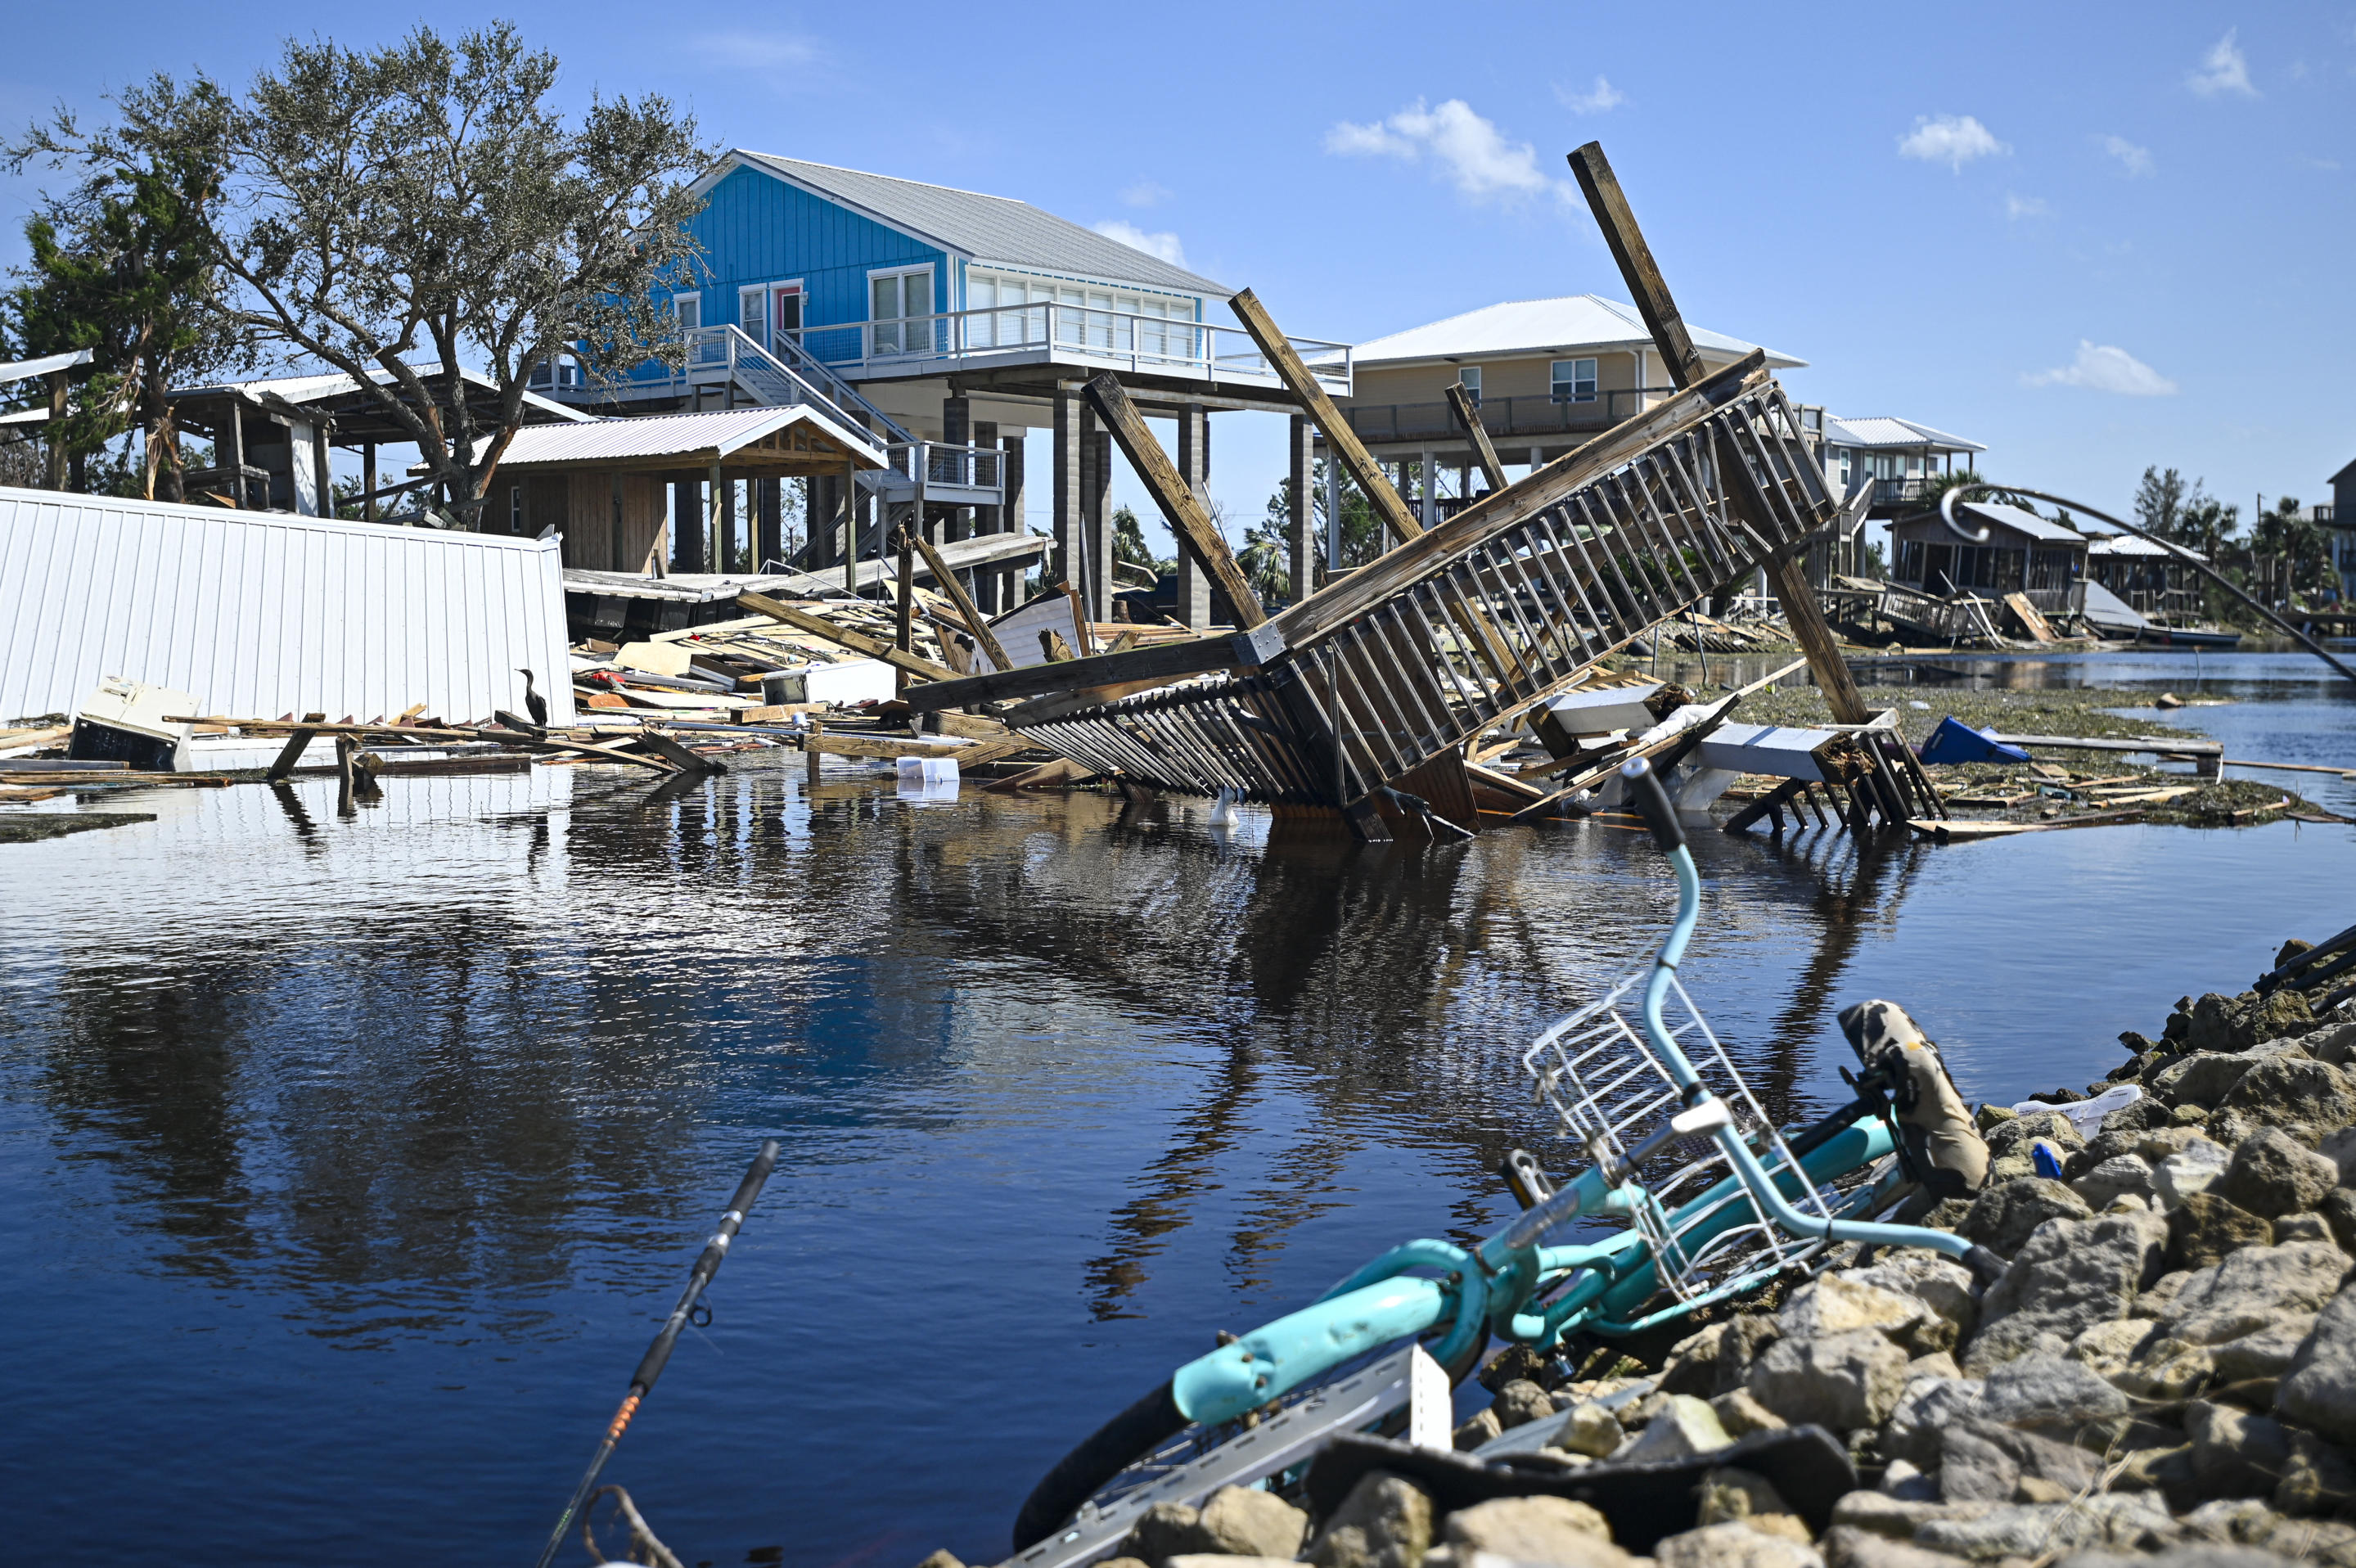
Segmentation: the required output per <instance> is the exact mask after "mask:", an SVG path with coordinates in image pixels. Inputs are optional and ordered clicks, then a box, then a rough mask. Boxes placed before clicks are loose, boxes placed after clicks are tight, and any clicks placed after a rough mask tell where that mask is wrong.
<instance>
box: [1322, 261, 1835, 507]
mask: <svg viewBox="0 0 2356 1568" xmlns="http://www.w3.org/2000/svg"><path fill="white" fill-rule="evenodd" d="M1690 330H1691V331H1692V333H1693V338H1694V346H1695V348H1696V349H1698V350H1699V351H1700V354H1701V359H1702V363H1703V364H1704V365H1705V366H1706V367H1708V369H1711V370H1716V369H1717V368H1718V367H1719V366H1721V365H1729V364H1732V363H1733V362H1734V361H1735V360H1739V359H1740V358H1742V357H1743V356H1744V355H1745V354H1748V353H1750V352H1751V349H1753V348H1754V347H1756V345H1754V344H1751V343H1746V342H1744V341H1742V340H1741V339H1740V338H1730V337H1727V336H1726V335H1725V334H1724V333H1721V332H1711V331H1708V330H1706V329H1704V328H1690ZM1767 362H1768V364H1770V365H1771V366H1773V367H1774V368H1776V369H1778V370H1791V369H1795V368H1797V367H1799V366H1801V365H1804V364H1805V363H1806V362H1807V361H1806V360H1797V359H1794V358H1793V357H1792V356H1791V355H1789V354H1779V353H1777V352H1775V351H1774V350H1773V349H1769V350H1768V351H1767ZM1458 381H1462V382H1463V383H1464V388H1465V390H1466V391H1467V392H1470V393H1472V400H1473V402H1474V403H1477V404H1479V405H1480V410H1481V424H1482V426H1483V428H1484V429H1485V430H1486V431H1487V432H1488V434H1489V438H1490V440H1491V441H1492V442H1494V444H1495V445H1496V446H1497V449H1498V456H1499V457H1500V458H1501V459H1502V460H1503V461H1505V463H1508V464H1513V465H1519V464H1523V463H1528V464H1531V465H1534V466H1535V465H1537V464H1540V463H1548V462H1552V461H1553V460H1554V459H1555V458H1557V457H1558V456H1562V455H1563V454H1564V453H1566V452H1568V451H1569V450H1570V449H1571V448H1572V447H1574V446H1581V445H1583V444H1584V443H1585V442H1587V441H1588V440H1589V439H1590V438H1591V437H1593V436H1594V435H1597V434H1598V433H1600V432H1601V431H1605V430H1609V429H1610V428H1611V427H1612V426H1613V425H1615V424H1619V423H1620V422H1621V421H1622V420H1624V419H1628V418H1630V417H1632V416H1633V415H1634V414H1637V413H1642V412H1643V411H1644V410H1645V409H1647V408H1650V407H1651V406H1653V404H1655V403H1658V402H1660V401H1661V400H1662V399H1663V398H1665V397H1667V396H1668V395H1670V393H1672V392H1675V391H1676V386H1675V384H1674V383H1673V382H1672V381H1670V379H1669V376H1668V373H1667V371H1665V370H1664V369H1663V366H1662V360H1661V351H1660V349H1658V348H1657V347H1655V344H1654V342H1653V338H1652V335H1651V334H1650V333H1648V332H1647V331H1646V330H1645V329H1644V317H1641V316H1640V315H1638V314H1637V312H1636V307H1635V306H1633V305H1623V304H1622V303H1620V302H1619V301H1617V300H1611V299H1606V298H1604V297H1603V296H1601V295H1593V294H1575V295H1565V296H1563V297H1562V298H1559V299H1519V300H1509V301H1507V302H1505V303H1504V304H1502V305H1491V306H1483V307H1482V308H1481V309H1479V310H1472V311H1467V312H1465V313H1464V314H1463V315H1462V316H1451V317H1447V318H1446V319H1444V320H1440V321H1434V322H1430V323H1428V324H1427V325H1425V326H1421V327H1410V328H1408V329H1407V330H1405V331H1403V332H1394V333H1392V334H1390V335H1389V336H1388V337H1385V338H1375V339H1373V340H1372V341H1370V342H1366V343H1361V344H1359V345H1358V347H1357V349H1356V351H1355V354H1354V356H1353V376H1352V387H1351V391H1350V395H1349V396H1347V397H1336V398H1335V399H1334V402H1335V403H1338V404H1340V406H1341V408H1342V411H1343V413H1344V415H1346V416H1347V417H1348V419H1349V422H1350V427H1351V428H1352V429H1353V430H1355V432H1356V433H1357V435H1358V439H1359V440H1361V441H1363V442H1365V444H1366V446H1367V449H1368V450H1369V451H1371V452H1372V453H1373V454H1374V456H1375V457H1376V460H1377V461H1378V462H1381V463H1383V464H1384V465H1385V466H1386V467H1395V468H1397V470H1398V473H1399V483H1400V485H1401V487H1402V493H1404V494H1406V495H1407V496H1408V501H1409V504H1410V505H1412V506H1416V507H1419V509H1420V510H1421V511H1422V513H1423V517H1424V521H1425V524H1426V526H1430V523H1431V522H1433V521H1437V520H1438V519H1439V518H1440V517H1441V516H1443V515H1445V514H1446V513H1447V512H1449V511H1451V510H1454V509H1455V507H1456V506H1459V505H1462V503H1463V501H1464V499H1466V498H1467V496H1468V494H1469V492H1470V489H1471V482H1470V481H1471V476H1472V473H1473V457H1472V447H1471V445H1470V444H1469V443H1468V442H1467V440H1466V439H1465V437H1464V435H1462V433H1461V432H1460V431H1459V430H1458V428H1457V425H1456V421H1455V418H1454V416H1453V415H1452V414H1451V413H1450V411H1449V406H1448V388H1449V387H1450V386H1451V384H1453V383H1455V382H1458ZM1319 450H1320V451H1321V452H1322V451H1323V442H1322V441H1321V442H1320V443H1319ZM1329 471H1330V470H1329ZM1451 472H1452V473H1453V474H1454V475H1455V483H1454V485H1453V486H1452V487H1448V486H1444V485H1443V484H1442V483H1439V482H1425V476H1433V477H1434V478H1435V479H1436V478H1438V477H1439V476H1445V475H1448V474H1450V473H1451ZM1448 488H1452V489H1454V491H1455V494H1454V495H1453V496H1447V495H1444V494H1443V493H1442V491H1443V489H1448Z"/></svg>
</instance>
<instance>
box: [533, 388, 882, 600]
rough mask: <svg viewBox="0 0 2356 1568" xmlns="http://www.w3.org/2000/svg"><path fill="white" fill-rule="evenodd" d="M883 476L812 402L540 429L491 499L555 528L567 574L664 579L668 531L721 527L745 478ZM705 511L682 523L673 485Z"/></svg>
mask: <svg viewBox="0 0 2356 1568" xmlns="http://www.w3.org/2000/svg"><path fill="white" fill-rule="evenodd" d="M884 466H885V457H884V453H883V447H882V446H878V445H877V444H876V442H875V440H874V438H873V437H872V436H871V435H868V434H867V433H866V432H865V431H863V430H860V429H858V428H857V427H855V426H852V425H850V424H845V423H844V422H843V421H842V420H841V419H840V418H838V417H836V416H835V415H834V414H832V413H830V412H828V411H824V410H820V409H818V408H815V407H812V406H810V405H809V404H806V403H797V404H791V405H788V406H786V407H781V408H739V409H731V410H726V411H715V412H713V413H669V414H658V415H655V416H653V417H650V418H642V419H598V420H592V421H588V422H586V423H584V424H562V425H541V426H535V427H533V428H531V429H527V430H519V431H518V432H516V435H515V439H514V440H513V441H512V442H511V443H509V446H508V450H507V455H506V456H505V457H504V458H503V459H502V460H501V461H500V464H499V467H498V481H497V483H496V484H495V487H494V489H495V492H496V493H498V494H503V495H505V496H506V497H507V498H508V507H509V515H511V516H512V517H513V518H514V519H515V523H516V529H515V531H516V532H519V533H525V534H536V533H539V532H541V531H542V530H543V529H547V528H550V527H553V528H555V529H556V530H557V532H559V533H560V534H562V536H563V541H564V564H565V565H567V566H573V567H582V568H585V569H587V570H590V571H601V572H637V573H643V574H645V575H649V576H652V575H658V574H659V571H660V568H661V564H662V562H663V561H664V560H665V558H666V557H667V555H668V553H669V549H668V540H669V528H670V525H671V524H672V523H673V522H674V521H676V522H677V523H678V524H679V525H680V526H681V527H687V526H694V527H700V528H703V529H706V530H710V529H712V527H713V525H714V523H715V521H717V518H718V515H719V512H720V510H721V508H722V507H723V505H724V497H725V494H726V491H725V489H723V487H726V486H729V485H733V484H734V483H735V482H737V481H739V480H746V479H776V478H813V477H831V478H839V479H841V480H843V481H844V482H845V483H846V484H849V483H850V482H851V476H852V475H854V474H856V473H858V472H859V471H860V470H862V469H869V470H873V469H877V468H882V467H884ZM667 484H668V485H671V486H674V487H676V489H675V492H674V493H675V494H677V495H679V496H680V497H683V498H692V497H696V496H701V498H702V499H701V510H700V511H696V512H694V513H693V514H692V515H684V516H681V517H679V518H677V519H674V518H673V517H672V515H671V513H672V511H673V510H680V511H682V512H686V511H688V510H690V509H689V508H685V507H682V508H678V509H674V508H673V507H672V506H670V505H669V504H667V500H666V497H665V495H664V493H663V488H664V486H665V485H667Z"/></svg>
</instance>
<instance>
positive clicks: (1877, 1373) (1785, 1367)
mask: <svg viewBox="0 0 2356 1568" xmlns="http://www.w3.org/2000/svg"><path fill="white" fill-rule="evenodd" d="M1905 1381H1906V1352H1905V1351H1903V1350H1901V1349H1900V1348H1898V1347H1897V1346H1895V1345H1893V1344H1891V1343H1890V1341H1889V1340H1888V1339H1886V1338H1884V1337H1882V1336H1881V1335H1880V1334H1879V1333H1876V1332H1875V1331H1874V1330H1872V1329H1870V1328H1857V1329H1851V1330H1850V1331H1848V1332H1847V1333H1846V1334H1834V1335H1828V1336H1826V1337H1824V1338H1822V1339H1804V1340H1802V1339H1782V1340H1778V1341H1777V1342H1776V1343H1775V1344H1774V1345H1773V1346H1772V1347H1771V1348H1769V1349H1768V1351H1767V1353H1766V1354H1765V1355H1763V1356H1762V1357H1761V1358H1759V1359H1758V1361H1757V1362H1756V1363H1754V1364H1753V1365H1752V1367H1751V1394H1752V1395H1753V1396H1754V1397H1755V1398H1756V1399H1757V1400H1758V1401H1759V1402H1760V1403H1761V1404H1763V1405H1765V1406H1766V1407H1767V1408H1768V1409H1769V1410H1772V1411H1773V1412H1775V1413H1776V1414H1777V1415H1780V1416H1782V1417H1783V1419H1784V1420H1785V1421H1788V1422H1791V1423H1794V1425H1802V1424H1805V1423H1810V1422H1813V1423H1815V1424H1817V1425H1819V1426H1825V1427H1829V1428H1831V1429H1832V1430H1833V1431H1835V1432H1854V1431H1856V1430H1857V1429H1858V1428H1859V1427H1862V1426H1879V1425H1880V1424H1881V1423H1882V1422H1883V1420H1884V1419H1885V1418H1887V1417H1888V1416H1889V1414H1890V1409H1891V1407H1892V1406H1894V1405H1895V1404H1897V1402H1898V1396H1899V1395H1900V1394H1901V1392H1902V1391H1904V1388H1905Z"/></svg>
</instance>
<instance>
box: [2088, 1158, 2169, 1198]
mask: <svg viewBox="0 0 2356 1568" xmlns="http://www.w3.org/2000/svg"><path fill="white" fill-rule="evenodd" d="M2070 1190H2071V1191H2072V1192H2074V1193H2076V1194H2077V1195H2078V1196H2079V1197H2082V1198H2083V1199H2085V1201H2086V1207H2087V1208H2093V1209H2096V1210H2100V1209H2104V1208H2109V1207H2110V1206H2111V1200H2112V1199H2114V1198H2116V1197H2152V1196H2153V1194H2154V1192H2155V1191H2156V1189H2155V1188H2154V1187H2153V1185H2152V1172H2151V1162H2150V1161H2149V1160H2147V1159H2145V1158H2144V1157H2143V1156H2142V1155H2113V1156H2112V1157H2111V1158H2109V1159H2107V1160H2104V1162H2103V1163H2102V1164H2100V1165H2096V1166H2094V1169H2092V1170H2090V1171H2088V1172H2087V1173H2086V1174H2085V1175H2084V1176H2080V1177H2079V1178H2078V1179H2077V1180H2075V1181H2073V1182H2072V1183H2071V1184H2070Z"/></svg>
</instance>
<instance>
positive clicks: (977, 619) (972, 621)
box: [916, 532, 1014, 670]
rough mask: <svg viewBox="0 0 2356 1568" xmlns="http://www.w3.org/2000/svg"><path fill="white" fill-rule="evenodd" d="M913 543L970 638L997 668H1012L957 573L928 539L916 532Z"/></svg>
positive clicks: (921, 533)
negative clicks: (969, 633)
mask: <svg viewBox="0 0 2356 1568" xmlns="http://www.w3.org/2000/svg"><path fill="white" fill-rule="evenodd" d="M916 552H917V553H918V554H920V555H922V556H923V557H924V558H925V564H926V565H927V566H929V567H931V568H932V571H933V581H934V582H935V583H937V584H938V585H940V587H941V591H942V592H944V593H946V594H948V596H949V603H951V604H953V605H955V606H956V607H957V612H958V616H959V617H961V618H963V619H964V621H965V628H966V629H967V630H968V631H969V632H971V633H973V639H974V641H975V642H977V643H979V644H980V647H981V650H982V651H983V652H984V653H987V654H989V655H990V661H991V663H992V664H994V665H996V666H997V667H998V668H999V669H1001V670H1012V669H1013V668H1014V660H1012V659H1010V658H1008V657H1007V653H1006V646H1005V644H1003V643H1001V642H1000V641H999V640H998V634H997V633H996V632H994V631H992V630H991V629H990V622H989V621H988V620H987V619H985V618H983V616H982V613H981V611H980V609H978V608H976V607H975V606H974V602H973V598H972V596H970V595H969V594H968V593H967V592H966V591H965V585H964V584H963V583H960V582H959V581H958V575H957V574H956V573H955V572H952V571H950V570H949V566H948V562H946V561H943V560H942V559H941V553H940V552H939V551H937V550H936V549H934V548H933V543H932V541H930V540H928V539H926V537H925V536H924V534H923V532H917V533H916Z"/></svg>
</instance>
